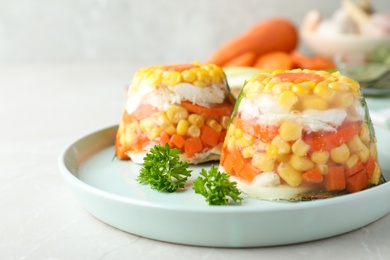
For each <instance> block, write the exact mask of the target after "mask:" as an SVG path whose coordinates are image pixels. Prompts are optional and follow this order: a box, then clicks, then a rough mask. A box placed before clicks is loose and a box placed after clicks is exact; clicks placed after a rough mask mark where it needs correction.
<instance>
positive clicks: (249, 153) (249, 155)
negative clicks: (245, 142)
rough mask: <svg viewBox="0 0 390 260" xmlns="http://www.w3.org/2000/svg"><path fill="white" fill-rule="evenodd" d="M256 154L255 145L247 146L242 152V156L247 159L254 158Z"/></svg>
mask: <svg viewBox="0 0 390 260" xmlns="http://www.w3.org/2000/svg"><path fill="white" fill-rule="evenodd" d="M254 153H255V147H254V146H253V145H251V146H247V147H245V148H244V149H242V151H241V154H242V156H243V157H244V158H246V159H248V158H252V157H253V154H254Z"/></svg>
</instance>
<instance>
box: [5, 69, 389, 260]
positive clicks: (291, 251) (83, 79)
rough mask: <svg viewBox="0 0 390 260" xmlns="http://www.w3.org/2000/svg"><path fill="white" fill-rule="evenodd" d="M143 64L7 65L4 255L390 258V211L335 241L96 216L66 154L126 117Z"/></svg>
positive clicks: (59, 256)
mask: <svg viewBox="0 0 390 260" xmlns="http://www.w3.org/2000/svg"><path fill="white" fill-rule="evenodd" d="M135 69H136V67H134V66H132V65H131V64H130V65H129V64H124V63H122V64H120V63H115V64H114V63H105V64H86V63H84V64H62V65H61V64H45V65H42V64H30V65H8V66H4V65H3V66H0V106H1V109H0V118H1V120H2V127H1V130H0V131H1V132H0V144H1V146H0V158H1V160H0V223H1V224H0V258H1V259H171V258H180V259H239V258H240V259H245V258H253V259H254V257H256V259H389V257H390V247H389V241H390V214H388V215H386V216H385V217H383V218H381V219H379V220H378V221H376V222H374V223H372V224H370V225H368V226H365V227H363V228H360V229H358V230H356V231H353V232H350V233H347V234H344V235H340V236H337V237H332V238H329V239H324V240H320V241H314V242H309V243H303V244H297V245H289V246H280V247H269V248H249V249H227V248H206V247H204V248H203V247H191V246H183V245H176V244H170V243H165V242H159V241H154V240H150V239H147V238H142V237H138V236H135V235H132V234H128V233H125V232H122V231H120V230H117V229H114V228H112V227H110V226H108V225H106V224H104V223H102V222H100V221H99V220H97V219H95V218H94V217H93V216H91V215H90V214H89V213H87V212H86V211H85V210H84V209H83V207H82V205H81V203H80V202H79V201H78V200H77V199H76V197H75V196H74V194H73V193H72V192H71V190H70V189H69V187H68V186H67V185H66V183H65V181H64V180H63V179H62V177H61V175H60V173H59V170H58V167H57V160H58V156H59V154H60V152H61V151H62V150H63V149H64V148H65V147H66V146H67V145H69V144H70V143H71V142H73V141H75V140H76V139H78V138H80V137H82V136H84V135H85V134H88V133H91V132H94V131H96V130H99V129H101V128H105V127H107V126H111V125H113V124H117V123H118V120H119V117H120V114H121V109H122V105H123V102H124V91H123V89H124V87H125V85H126V84H128V83H129V81H130V79H131V77H132V74H133V73H134V71H135ZM374 102H375V101H374ZM389 102H390V101H389ZM389 106H390V103H389ZM389 134H390V133H389ZM388 199H389V198H384V200H388ZM387 203H388V202H387ZM297 236H299V234H297Z"/></svg>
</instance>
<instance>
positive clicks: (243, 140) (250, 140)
mask: <svg viewBox="0 0 390 260" xmlns="http://www.w3.org/2000/svg"><path fill="white" fill-rule="evenodd" d="M255 141H256V140H255V138H254V137H253V136H251V135H249V134H246V133H244V134H243V136H242V137H240V138H238V139H236V146H238V147H241V148H243V147H247V146H252V145H253V144H254V143H255Z"/></svg>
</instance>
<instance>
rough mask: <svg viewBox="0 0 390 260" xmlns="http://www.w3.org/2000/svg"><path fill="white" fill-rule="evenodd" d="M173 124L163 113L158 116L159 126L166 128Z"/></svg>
mask: <svg viewBox="0 0 390 260" xmlns="http://www.w3.org/2000/svg"><path fill="white" fill-rule="evenodd" d="M170 124H171V122H170V121H169V119H168V117H167V115H166V114H165V113H164V112H162V113H160V114H159V115H158V116H157V125H159V126H161V127H162V128H166V127H168V126H169V125H170Z"/></svg>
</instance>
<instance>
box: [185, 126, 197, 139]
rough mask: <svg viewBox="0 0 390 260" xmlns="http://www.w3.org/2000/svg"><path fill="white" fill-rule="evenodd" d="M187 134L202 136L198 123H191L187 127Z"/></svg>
mask: <svg viewBox="0 0 390 260" xmlns="http://www.w3.org/2000/svg"><path fill="white" fill-rule="evenodd" d="M187 134H188V135H189V136H192V137H196V136H200V128H199V127H197V126H196V125H190V126H189V127H188V129H187Z"/></svg>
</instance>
